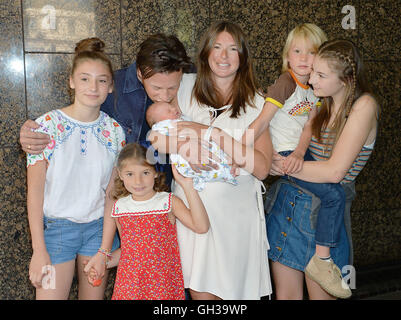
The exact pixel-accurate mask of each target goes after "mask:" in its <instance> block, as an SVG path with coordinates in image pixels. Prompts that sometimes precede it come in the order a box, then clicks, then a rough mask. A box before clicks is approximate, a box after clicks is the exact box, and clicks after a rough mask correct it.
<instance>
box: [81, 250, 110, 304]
mask: <svg viewBox="0 0 401 320" xmlns="http://www.w3.org/2000/svg"><path fill="white" fill-rule="evenodd" d="M90 258H91V257H86V256H80V255H78V258H77V263H78V265H77V267H78V299H79V300H103V299H104V291H105V290H106V285H107V276H108V270H106V272H105V274H104V277H103V278H102V283H101V284H100V286H98V287H94V286H92V285H91V284H90V283H89V282H88V277H87V275H86V274H85V273H84V265H83V262H84V261H85V260H87V261H89V260H90Z"/></svg>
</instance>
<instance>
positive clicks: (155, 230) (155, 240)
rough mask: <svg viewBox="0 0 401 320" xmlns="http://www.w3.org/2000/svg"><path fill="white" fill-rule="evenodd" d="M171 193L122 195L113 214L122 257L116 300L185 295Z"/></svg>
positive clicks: (172, 298) (157, 298) (119, 266)
mask: <svg viewBox="0 0 401 320" xmlns="http://www.w3.org/2000/svg"><path fill="white" fill-rule="evenodd" d="M171 204H172V194H171V193H167V192H158V193H156V194H155V196H154V197H152V198H151V199H149V200H146V201H135V200H133V199H132V197H131V196H130V195H129V196H128V197H125V198H121V199H119V200H118V201H117V202H116V203H115V204H114V207H113V211H112V217H115V218H118V222H119V223H120V225H121V234H120V237H121V257H120V261H119V264H118V269H117V276H116V281H115V284H114V292H113V296H112V299H113V300H179V299H185V294H184V281H183V275H182V270H181V260H180V253H179V248H178V242H177V231H176V226H175V225H172V224H171V223H170V221H169V219H168V216H167V215H168V213H169V212H170V211H171Z"/></svg>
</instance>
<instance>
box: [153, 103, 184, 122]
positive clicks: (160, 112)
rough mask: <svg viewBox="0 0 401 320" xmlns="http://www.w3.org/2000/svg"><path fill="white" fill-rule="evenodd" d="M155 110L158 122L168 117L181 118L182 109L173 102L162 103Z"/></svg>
mask: <svg viewBox="0 0 401 320" xmlns="http://www.w3.org/2000/svg"><path fill="white" fill-rule="evenodd" d="M155 111H156V112H155V115H156V122H158V121H162V120H168V119H179V118H180V117H181V111H180V109H178V107H175V106H173V105H171V104H164V105H161V106H159V108H158V109H157V110H155Z"/></svg>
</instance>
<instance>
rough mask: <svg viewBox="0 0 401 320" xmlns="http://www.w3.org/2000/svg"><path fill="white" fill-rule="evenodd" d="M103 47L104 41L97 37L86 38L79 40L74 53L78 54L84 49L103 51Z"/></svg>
mask: <svg viewBox="0 0 401 320" xmlns="http://www.w3.org/2000/svg"><path fill="white" fill-rule="evenodd" d="M104 47H105V44H104V42H103V41H102V40H100V39H99V38H87V39H83V40H81V41H79V42H78V43H77V44H76V45H75V54H79V53H81V52H84V51H90V52H103V49H104Z"/></svg>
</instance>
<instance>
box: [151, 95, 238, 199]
mask: <svg viewBox="0 0 401 320" xmlns="http://www.w3.org/2000/svg"><path fill="white" fill-rule="evenodd" d="M146 121H147V122H148V124H149V126H150V127H151V128H152V130H153V131H156V132H159V133H161V134H164V135H167V136H168V135H169V129H173V128H175V126H174V123H176V122H178V121H191V120H190V119H188V118H187V117H185V116H184V115H182V114H181V112H180V110H178V109H177V108H175V107H173V106H172V105H170V104H169V103H167V102H156V103H154V104H152V105H151V106H149V108H148V109H147V111H146ZM208 139H209V138H208V137H207V140H208ZM209 151H210V152H211V153H212V154H213V155H214V156H216V157H217V158H218V159H220V162H218V163H216V161H214V160H213V159H209V160H210V161H211V162H214V163H216V164H217V165H218V169H212V170H210V171H204V170H202V171H201V172H199V173H198V172H196V171H194V170H193V169H192V168H191V166H190V165H189V163H188V161H187V160H185V159H184V158H183V157H181V156H180V155H179V154H170V160H171V163H172V164H173V165H174V166H175V167H176V168H177V171H178V172H179V173H181V174H182V175H183V176H185V177H189V178H192V180H193V184H194V189H195V190H198V191H202V190H203V189H204V188H205V182H213V181H223V182H229V183H231V184H233V185H237V180H236V179H235V177H234V176H233V175H232V174H231V166H230V165H229V164H228V161H227V158H228V156H227V155H226V154H225V153H224V151H223V150H221V149H220V147H219V146H218V145H217V144H216V143H215V142H213V141H210V148H209Z"/></svg>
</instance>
